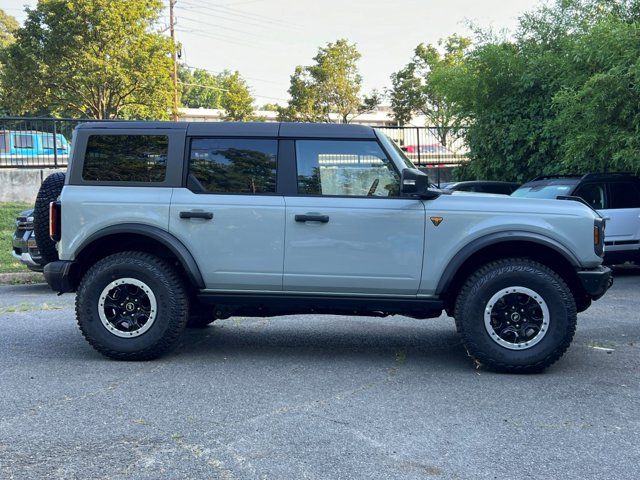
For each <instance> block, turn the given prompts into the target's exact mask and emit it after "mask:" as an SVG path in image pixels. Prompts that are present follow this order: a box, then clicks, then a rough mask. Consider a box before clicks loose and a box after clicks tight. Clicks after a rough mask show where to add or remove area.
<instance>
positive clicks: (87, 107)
mask: <svg viewBox="0 0 640 480" xmlns="http://www.w3.org/2000/svg"><path fill="white" fill-rule="evenodd" d="M161 11H162V2H161V1H160V0H119V1H117V2H113V1H111V0H83V1H78V0H47V1H40V2H39V3H38V5H37V7H36V8H35V9H33V10H30V9H27V20H26V21H25V24H24V26H23V27H22V28H20V29H19V30H18V31H17V32H16V34H15V37H16V41H15V42H14V43H13V44H12V45H10V46H9V47H8V48H6V49H5V50H4V51H3V53H2V60H3V63H4V64H5V68H4V69H3V71H2V77H1V79H0V81H1V82H2V86H3V88H4V89H5V92H6V95H5V97H4V99H5V104H6V106H7V107H8V109H9V110H10V111H12V112H13V113H15V114H24V113H27V112H35V111H42V110H48V111H50V112H51V113H54V114H58V115H81V116H88V117H92V118H99V119H108V118H116V117H125V118H130V117H134V118H136V117H137V118H167V116H168V111H169V105H170V103H171V80H170V73H171V59H170V53H171V48H172V46H171V43H170V41H169V40H168V39H167V38H166V37H165V36H163V35H161V34H159V33H155V32H153V31H152V27H153V25H154V23H155V22H156V21H157V19H158V16H159V15H160V12H161Z"/></svg>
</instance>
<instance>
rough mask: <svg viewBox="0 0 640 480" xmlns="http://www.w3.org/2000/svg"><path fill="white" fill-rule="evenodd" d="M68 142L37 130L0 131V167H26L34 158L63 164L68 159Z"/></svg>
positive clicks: (60, 137) (40, 161) (58, 135)
mask: <svg viewBox="0 0 640 480" xmlns="http://www.w3.org/2000/svg"><path fill="white" fill-rule="evenodd" d="M69 147H70V145H69V142H68V141H67V139H66V138H65V137H64V135H61V134H59V133H58V134H56V135H55V136H54V134H53V133H49V132H41V131H37V130H0V165H5V166H8V165H27V164H29V161H31V160H32V159H34V158H37V159H38V162H39V164H42V163H43V160H51V162H53V160H54V152H55V154H56V155H55V156H56V159H57V160H58V161H60V162H63V161H65V162H66V160H67V159H68V157H69Z"/></svg>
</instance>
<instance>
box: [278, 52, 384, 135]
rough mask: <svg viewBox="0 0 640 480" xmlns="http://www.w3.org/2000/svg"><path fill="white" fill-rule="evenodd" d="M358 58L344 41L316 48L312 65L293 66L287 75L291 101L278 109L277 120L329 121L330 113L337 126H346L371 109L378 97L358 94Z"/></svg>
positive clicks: (360, 86)
mask: <svg viewBox="0 0 640 480" xmlns="http://www.w3.org/2000/svg"><path fill="white" fill-rule="evenodd" d="M360 57H361V54H360V52H359V51H358V49H357V48H356V45H355V44H351V43H349V42H348V41H347V40H346V39H339V40H337V41H336V42H335V43H327V45H326V46H324V47H321V48H319V49H318V53H317V54H316V56H315V57H313V60H314V62H315V63H314V64H313V65H309V66H301V65H299V66H297V67H296V69H295V71H294V73H293V75H292V76H291V83H290V86H289V95H290V96H291V99H290V100H289V103H288V105H287V106H286V107H279V109H278V112H279V117H280V119H281V120H289V121H303V122H332V118H331V114H338V116H339V121H340V122H341V123H349V122H350V121H351V120H353V118H354V117H355V116H356V115H357V114H359V113H363V112H365V111H369V110H372V109H374V108H375V107H376V106H377V105H378V103H379V102H380V94H379V93H377V92H374V93H373V94H372V95H371V96H370V97H363V96H362V95H361V94H360V90H361V88H362V77H361V76H360V73H359V71H358V60H359V59H360Z"/></svg>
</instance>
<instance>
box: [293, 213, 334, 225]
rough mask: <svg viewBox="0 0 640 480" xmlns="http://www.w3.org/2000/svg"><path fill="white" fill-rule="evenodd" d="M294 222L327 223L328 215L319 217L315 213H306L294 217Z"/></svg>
mask: <svg viewBox="0 0 640 480" xmlns="http://www.w3.org/2000/svg"><path fill="white" fill-rule="evenodd" d="M295 219H296V222H320V223H328V222H329V215H320V214H317V213H306V214H304V215H296V216H295Z"/></svg>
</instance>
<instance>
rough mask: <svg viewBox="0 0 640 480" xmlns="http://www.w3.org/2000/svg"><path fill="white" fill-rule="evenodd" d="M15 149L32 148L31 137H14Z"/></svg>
mask: <svg viewBox="0 0 640 480" xmlns="http://www.w3.org/2000/svg"><path fill="white" fill-rule="evenodd" d="M13 144H14V146H15V148H33V137H32V136H31V135H16V136H15V137H14V138H13Z"/></svg>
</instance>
